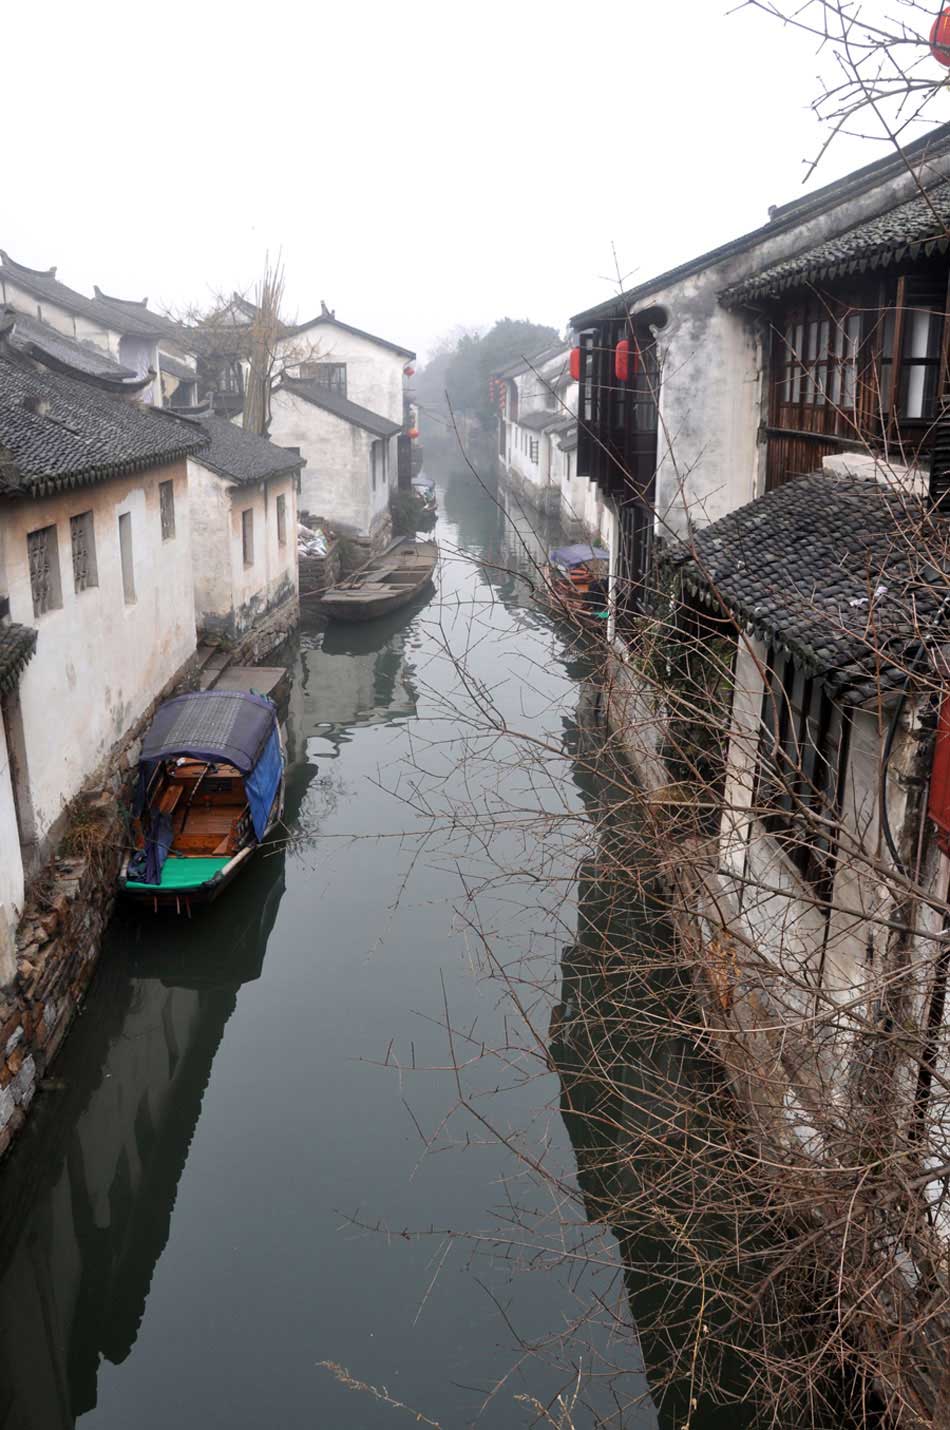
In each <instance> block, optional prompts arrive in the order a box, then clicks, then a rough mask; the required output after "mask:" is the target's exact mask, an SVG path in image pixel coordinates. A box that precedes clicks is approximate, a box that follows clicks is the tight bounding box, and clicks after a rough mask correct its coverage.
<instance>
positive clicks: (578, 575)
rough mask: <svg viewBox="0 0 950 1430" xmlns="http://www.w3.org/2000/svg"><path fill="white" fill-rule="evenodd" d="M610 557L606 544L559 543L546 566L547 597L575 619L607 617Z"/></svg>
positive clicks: (592, 620) (550, 554)
mask: <svg viewBox="0 0 950 1430" xmlns="http://www.w3.org/2000/svg"><path fill="white" fill-rule="evenodd" d="M609 560H610V557H609V554H608V552H606V551H605V550H604V548H603V547H602V546H590V545H587V544H586V543H580V544H578V545H576V546H556V547H555V548H554V549H553V550H552V551H549V552H548V560H547V564H546V565H545V567H544V582H545V584H544V590H543V597H544V598H546V599H547V601H548V602H549V603H550V604H551V605H553V606H554V607H555V609H556V610H559V611H560V612H561V613H562V614H564V615H568V616H570V617H571V618H572V619H575V620H578V619H579V620H582V621H585V622H586V621H590V622H597V623H599V622H602V621H604V620H606V617H607V572H608V563H609Z"/></svg>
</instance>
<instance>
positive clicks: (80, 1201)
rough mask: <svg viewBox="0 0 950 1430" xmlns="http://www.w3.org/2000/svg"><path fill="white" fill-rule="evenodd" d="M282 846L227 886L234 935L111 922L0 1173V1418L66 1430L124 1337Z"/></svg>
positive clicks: (130, 1340)
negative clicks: (50, 1074)
mask: <svg viewBox="0 0 950 1430" xmlns="http://www.w3.org/2000/svg"><path fill="white" fill-rule="evenodd" d="M283 889H284V856H283V853H282V852H278V853H276V854H274V855H271V856H269V857H260V858H258V859H257V860H256V861H255V863H254V864H253V865H252V867H251V868H250V869H249V870H248V871H247V873H246V874H245V875H244V877H243V878H242V879H241V880H239V881H238V882H237V883H236V884H235V885H234V888H233V891H232V892H231V893H230V895H229V898H230V900H231V903H232V906H233V912H234V924H233V927H234V929H235V931H236V936H235V938H234V941H233V942H232V943H229V944H228V945H227V946H225V945H222V946H220V947H217V948H216V947H214V946H213V945H210V946H209V943H208V939H207V934H206V931H205V930H204V929H203V928H202V926H201V924H200V922H198V921H195V922H192V923H189V922H186V921H185V920H178V921H177V922H176V924H175V929H174V936H172V937H169V934H168V931H167V928H165V927H164V926H165V925H167V923H168V920H166V919H163V920H161V921H156V923H155V924H152V925H147V924H144V923H143V924H139V923H136V922H132V921H130V920H128V919H126V918H123V917H120V918H119V920H117V922H116V923H115V925H114V926H113V929H112V931H111V935H110V940H109V942H110V947H109V948H107V950H106V951H105V953H104V957H103V964H102V972H101V974H100V976H99V978H98V980H97V984H96V992H95V998H96V1007H95V1016H94V1017H88V1018H83V1019H80V1021H79V1022H78V1024H77V1026H76V1028H75V1029H74V1031H73V1033H72V1034H71V1036H70V1038H69V1040H68V1042H67V1046H66V1048H65V1050H64V1053H63V1055H62V1056H61V1057H60V1058H59V1059H58V1060H57V1063H56V1067H55V1071H56V1074H57V1079H58V1080H61V1081H62V1085H63V1087H62V1090H61V1091H51V1092H49V1093H47V1094H45V1096H44V1098H43V1101H42V1105H41V1106H40V1107H39V1108H38V1109H37V1111H36V1113H35V1115H34V1117H33V1119H32V1122H31V1124H30V1126H29V1128H28V1129H27V1132H26V1134H25V1135H24V1138H23V1142H22V1145H21V1146H20V1147H19V1148H18V1149H17V1154H16V1157H15V1159H14V1160H12V1161H11V1165H10V1166H9V1168H7V1169H5V1181H4V1200H3V1211H4V1225H3V1227H2V1231H0V1424H2V1425H3V1426H4V1427H9V1430H58V1427H63V1430H68V1427H71V1426H72V1425H73V1423H74V1420H75V1418H76V1417H77V1416H79V1415H81V1414H82V1413H83V1412H84V1411H87V1410H90V1409H91V1408H92V1407H93V1406H95V1404H96V1387H97V1377H98V1373H99V1366H100V1363H101V1361H102V1360H107V1361H111V1362H112V1363H113V1364H115V1365H118V1364H120V1363H121V1362H122V1361H124V1360H125V1358H126V1357H127V1356H128V1354H129V1352H130V1350H131V1348H132V1346H133V1345H134V1343H135V1339H136V1336H137V1334H138V1330H139V1325H140V1322H141V1319H142V1315H143V1312H144V1308H145V1302H146V1299H147V1296H148V1293H149V1287H150V1284H151V1280H152V1274H153V1271H154V1268H155V1265H156V1263H157V1261H158V1258H159V1256H160V1255H161V1253H162V1250H163V1248H164V1246H165V1243H166V1240H167V1238H168V1233H169V1226H170V1221H171V1216H172V1211H173V1208H174V1205H175V1197H176V1192H177V1187H178V1181H179V1178H180V1176H181V1172H182V1169H183V1167H184V1164H185V1161H186V1159H187V1157H188V1152H189V1147H190V1144H191V1140H192V1136H193V1133H194V1130H195V1126H196V1123H197V1120H198V1116H199V1113H200V1111H201V1105H202V1098H203V1096H204V1093H205V1089H206V1087H207V1085H208V1080H209V1077H210V1074H211V1067H212V1064H213V1062H214V1059H215V1055H216V1053H217V1051H218V1048H219V1045H220V1043H221V1039H222V1036H223V1033H224V1028H225V1025H226V1024H227V1022H228V1019H229V1018H230V1017H231V1015H232V1013H233V1012H234V1009H235V1006H236V1003H237V995H238V991H239V989H240V988H241V987H242V985H243V984H245V983H247V982H250V981H253V980H255V979H258V978H259V977H260V975H261V971H262V966H263V960H264V954H265V951H266V948H267V942H268V939H269V937H270V933H271V930H272V928H273V924H274V919H275V917H276V912H277V908H278V905H279V903H280V899H281V895H282V893H283Z"/></svg>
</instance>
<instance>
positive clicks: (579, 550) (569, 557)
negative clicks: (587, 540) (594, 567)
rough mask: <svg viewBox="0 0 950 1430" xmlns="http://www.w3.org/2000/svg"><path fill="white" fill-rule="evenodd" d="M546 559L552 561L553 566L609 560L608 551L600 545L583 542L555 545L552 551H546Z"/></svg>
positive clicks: (579, 564)
mask: <svg viewBox="0 0 950 1430" xmlns="http://www.w3.org/2000/svg"><path fill="white" fill-rule="evenodd" d="M548 560H549V561H553V562H554V565H555V566H582V565H583V564H584V562H585V561H609V560H610V552H609V551H606V550H605V549H604V548H603V547H602V546H587V545H585V544H584V543H579V544H578V545H577V546H555V548H554V550H553V551H549V552H548Z"/></svg>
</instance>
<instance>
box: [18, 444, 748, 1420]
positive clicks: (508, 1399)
mask: <svg viewBox="0 0 950 1430" xmlns="http://www.w3.org/2000/svg"><path fill="white" fill-rule="evenodd" d="M427 470H428V473H429V475H431V476H432V477H434V478H435V480H436V482H437V485H438V488H439V511H440V515H439V522H438V539H439V541H440V544H441V548H442V553H443V559H442V565H441V573H440V591H439V594H438V597H437V598H436V599H434V600H432V601H431V602H430V603H429V604H428V605H425V606H423V607H421V608H419V609H415V610H411V611H409V612H408V613H402V614H401V615H400V616H399V617H398V618H393V619H391V620H390V621H389V622H388V623H385V622H384V623H378V624H376V625H373V626H372V627H367V628H364V629H341V628H331V629H328V630H325V631H324V630H321V629H319V628H313V629H304V630H302V631H301V633H300V637H299V641H297V642H296V643H295V645H294V647H293V649H292V651H291V653H290V659H291V661H292V665H293V685H292V690H291V693H290V698H289V709H288V714H287V734H288V757H289V783H288V797H287V811H286V821H287V840H286V842H285V843H284V844H282V845H280V846H278V847H275V848H274V849H273V850H272V851H271V852H270V853H269V854H268V855H267V856H266V857H260V858H258V860H257V863H256V866H255V867H253V868H252V869H251V870H250V871H249V872H248V874H247V875H246V876H245V877H244V879H243V881H241V882H239V883H238V884H236V885H235V886H234V889H233V891H232V892H231V893H229V895H228V896H227V898H226V899H224V900H222V901H221V902H220V903H219V904H218V905H215V906H213V907H212V908H211V909H209V910H206V911H204V912H203V913H201V915H200V916H197V915H196V917H195V918H194V919H193V920H192V921H187V920H185V919H176V918H173V917H170V918H165V917H161V918H147V919H141V918H140V917H139V916H138V915H132V914H129V913H128V912H126V911H120V912H119V914H118V915H117V916H116V918H115V920H114V923H113V926H112V928H111V930H110V935H109V939H108V944H107V947H106V949H105V951H104V955H103V958H102V963H101V967H100V970H99V972H98V974H97V977H96V981H95V984H94V987H93V990H92V992H91V993H90V996H89V999H88V1002H87V1004H86V1007H85V1009H84V1011H83V1014H82V1016H81V1018H80V1019H79V1020H78V1022H77V1024H76V1026H75V1029H74V1031H73V1032H72V1034H71V1036H70V1038H69V1040H68V1042H67V1045H66V1047H65V1049H64V1051H63V1053H62V1055H61V1056H60V1058H59V1059H58V1061H57V1063H56V1065H55V1068H54V1069H53V1071H54V1072H55V1074H56V1078H55V1081H54V1085H53V1086H52V1087H50V1088H49V1089H48V1090H47V1091H45V1092H44V1093H43V1094H42V1096H41V1098H40V1101H39V1104H38V1106H37V1108H36V1110H35V1114H34V1115H33V1117H32V1119H31V1122H30V1125H29V1127H28V1129H27V1131H26V1133H25V1134H24V1136H23V1137H22V1139H21V1141H20V1144H19V1146H18V1148H17V1149H16V1152H15V1154H14V1155H13V1156H12V1157H11V1158H9V1159H8V1161H7V1164H6V1165H5V1166H4V1167H3V1169H2V1171H0V1426H2V1427H3V1430H66V1427H71V1426H73V1425H77V1424H78V1425H81V1426H83V1427H84V1430H93V1427H95V1428H96V1430H130V1427H133V1426H134V1427H136V1430H167V1427H169V1426H172V1425H174V1426H175V1427H176V1430H199V1427H201V1430H206V1427H208V1426H212V1425H214V1426H222V1427H228V1430H261V1427H265V1426H266V1427H270V1426H274V1427H281V1430H304V1427H308V1430H310V1427H315V1426H346V1427H350V1426H354V1427H356V1426H359V1427H362V1426H366V1427H377V1426H388V1425H391V1424H398V1423H400V1421H402V1422H404V1423H412V1417H411V1416H407V1414H406V1412H405V1410H403V1409H400V1408H399V1406H398V1405H396V1404H394V1403H392V1402H399V1404H400V1405H402V1406H408V1407H410V1408H411V1409H412V1410H413V1411H414V1412H416V1413H418V1414H420V1415H422V1416H425V1417H427V1419H425V1420H423V1421H422V1423H424V1424H426V1423H437V1424H441V1425H443V1426H445V1427H447V1430H448V1427H458V1426H465V1425H469V1424H476V1423H477V1424H486V1425H491V1426H505V1427H506V1426H522V1425H533V1424H537V1423H559V1424H560V1423H562V1422H561V1421H559V1420H557V1419H556V1417H557V1413H558V1412H557V1411H556V1410H552V1416H553V1417H554V1418H553V1419H552V1421H550V1422H544V1421H543V1420H542V1419H540V1418H539V1411H538V1409H537V1406H536V1405H532V1403H531V1401H530V1399H528V1398H526V1397H529V1398H533V1399H534V1401H535V1402H538V1403H540V1404H541V1405H552V1406H553V1405H554V1403H555V1397H556V1396H557V1394H558V1393H559V1392H561V1393H563V1394H564V1395H565V1396H567V1397H568V1398H569V1399H570V1400H571V1401H572V1403H573V1405H574V1409H573V1411H572V1414H571V1418H570V1420H569V1421H568V1420H565V1421H564V1422H563V1423H564V1424H565V1425H566V1424H569V1423H572V1424H574V1425H575V1426H578V1427H579V1426H587V1425H594V1424H611V1425H621V1424H622V1425H624V1426H628V1427H634V1430H647V1427H651V1426H655V1425H657V1424H658V1423H664V1424H665V1423H667V1422H666V1421H665V1420H664V1421H662V1422H658V1419H657V1412H656V1410H655V1409H654V1407H653V1405H652V1403H651V1401H650V1400H649V1397H648V1396H647V1394H646V1389H647V1387H646V1381H645V1379H644V1376H643V1372H642V1362H641V1360H640V1354H639V1350H638V1348H637V1345H636V1342H635V1339H634V1338H633V1337H632V1336H629V1335H623V1334H619V1335H618V1334H616V1332H615V1331H612V1329H611V1326H612V1322H613V1320H614V1317H617V1318H618V1319H619V1322H621V1323H622V1322H623V1319H624V1315H625V1312H624V1309H623V1308H624V1306H625V1305H626V1304H627V1294H626V1293H627V1288H625V1285H624V1279H623V1276H622V1275H621V1274H620V1272H619V1270H618V1264H617V1256H616V1251H615V1249H612V1248H613V1246H614V1244H613V1242H612V1240H611V1238H610V1237H609V1235H603V1236H600V1237H599V1238H598V1239H597V1240H596V1243H593V1242H592V1241H591V1238H590V1236H589V1229H588V1228H587V1227H586V1226H585V1222H584V1197H583V1195H581V1194H580V1193H581V1191H582V1190H585V1189H582V1188H581V1186H580V1184H579V1182H578V1176H577V1167H576V1163H575V1155H574V1148H573V1146H572V1143H571V1140H570V1136H569V1128H570V1122H571V1118H570V1116H568V1117H567V1118H566V1119H565V1117H564V1116H563V1115H562V1106H561V1103H562V1090H561V1085H560V1082H559V1079H558V1077H557V1075H556V1072H555V1071H553V1070H552V1067H551V1066H550V1065H549V1062H548V1061H547V1060H546V1059H545V1057H544V1055H543V1043H544V1035H545V1034H546V1031H547V1022H548V1017H549V1015H550V1009H551V1006H552V1005H554V1004H556V1003H557V1002H558V999H559V998H560V997H561V995H560V993H559V985H560V979H561V968H560V961H561V955H562V950H563V949H564V948H565V947H566V946H569V945H571V944H572V943H573V942H574V941H575V940H576V930H577V905H576V900H577V893H576V885H575V879H574V875H575V872H576V869H577V866H578V844H577V840H578V837H579V832H580V833H581V834H582V823H583V813H584V808H585V804H584V802H585V799H588V798H589V797H590V790H589V788H588V787H587V784H586V780H585V776H584V775H583V774H582V773H581V772H580V770H579V769H578V767H577V766H576V765H572V763H571V761H570V760H569V759H568V760H566V759H565V758H564V757H563V753H562V752H563V751H564V750H565V749H567V750H570V749H571V748H572V741H573V740H574V739H575V737H576V729H575V712H576V709H577V704H578V682H579V681H580V680H581V679H582V678H583V677H584V675H585V674H586V673H587V672H586V666H585V663H584V657H583V654H582V653H580V652H578V651H577V650H576V649H575V648H573V647H572V645H571V643H570V638H569V634H568V633H567V632H565V631H563V630H561V629H560V628H559V627H558V626H556V625H555V624H554V623H553V622H551V621H550V620H549V619H548V618H547V617H546V616H545V615H544V614H543V613H542V612H541V611H539V610H538V609H537V608H536V606H535V605H534V604H533V602H532V601H531V599H530V594H529V592H528V590H527V587H526V586H525V584H524V583H523V582H522V581H519V580H518V579H516V578H515V576H513V575H512V574H511V571H512V568H513V567H520V568H521V569H522V570H523V571H527V572H530V566H531V558H532V557H537V556H540V554H541V552H542V550H543V544H544V543H543V542H542V541H541V540H540V539H538V538H536V537H535V536H534V535H533V534H532V532H531V531H530V529H529V525H530V524H529V523H527V522H526V521H525V520H524V518H523V517H521V516H519V515H518V514H517V513H514V520H513V521H509V520H506V519H505V516H504V513H503V512H501V511H500V510H499V507H498V504H497V502H496V500H495V497H494V494H493V493H492V492H491V491H490V490H487V489H485V488H483V487H482V486H480V485H479V483H478V482H477V481H476V479H475V478H474V476H473V475H472V473H471V472H470V471H469V470H468V469H467V467H466V466H465V465H464V464H463V463H462V462H461V461H460V460H459V459H458V458H457V457H455V456H453V455H452V454H451V453H449V454H447V455H445V456H443V457H442V458H441V459H439V461H438V462H437V463H436V464H434V465H433V464H430V465H429V466H428V468H427ZM527 548H530V550H528V549H527ZM513 732H517V733H513ZM522 735H525V736H528V737H529V738H530V741H531V742H532V744H531V749H532V752H533V753H532V757H531V758H530V759H526V758H524V757H523V753H522V750H523V746H522V745H521V743H520V740H521V736H522ZM540 810H543V811H545V817H544V818H543V819H542V818H539V816H538V811H540ZM516 1003H517V1004H518V1005H520V1009H521V1011H520V1013H519V1011H518V1008H517V1007H516V1006H515V1005H516ZM526 1023H527V1026H526ZM531 1029H533V1030H534V1033H535V1034H536V1035H537V1036H532V1033H531ZM570 1130H573V1129H570ZM582 1171H583V1169H582ZM581 1180H582V1181H583V1176H582V1179H581ZM585 1194H587V1191H586V1190H585ZM594 1244H596V1248H597V1249H596V1251H593V1252H592V1251H590V1248H591V1246H592V1245H594ZM592 1308H601V1309H599V1310H598V1311H597V1314H592ZM334 1366H335V1367H337V1368H338V1369H337V1370H336V1371H334V1370H333V1369H332V1367H334ZM347 1378H349V1379H351V1380H352V1381H359V1382H363V1383H365V1384H366V1385H371V1386H374V1387H376V1388H377V1393H376V1394H373V1393H372V1392H371V1391H369V1390H365V1389H363V1390H359V1389H353V1388H352V1386H350V1385H348V1384H347V1383H346V1380H347ZM382 1387H385V1388H386V1395H387V1396H388V1397H389V1400H388V1401H387V1400H386V1399H384V1398H380V1397H381V1396H382V1394H383V1392H382ZM619 1406H623V1407H625V1409H624V1410H623V1411H622V1412H621V1411H620V1410H619V1409H618V1407H619ZM704 1423H705V1424H709V1425H711V1424H713V1423H714V1421H713V1420H712V1419H710V1420H707V1421H705V1422H704ZM733 1423H734V1422H733Z"/></svg>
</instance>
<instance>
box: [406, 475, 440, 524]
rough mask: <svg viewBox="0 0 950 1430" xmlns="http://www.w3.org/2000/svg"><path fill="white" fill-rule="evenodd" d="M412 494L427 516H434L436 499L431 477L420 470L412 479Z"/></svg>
mask: <svg viewBox="0 0 950 1430" xmlns="http://www.w3.org/2000/svg"><path fill="white" fill-rule="evenodd" d="M412 494H413V496H414V497H415V498H416V501H417V502H418V503H419V506H420V509H421V510H422V511H423V512H424V513H425V514H426V515H427V516H430V515H431V516H434V515H435V512H436V506H437V502H438V499H437V497H436V492H435V482H434V481H433V480H432V478H431V477H427V476H425V475H424V474H423V473H422V472H420V473H419V475H418V476H417V477H413V479H412Z"/></svg>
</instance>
